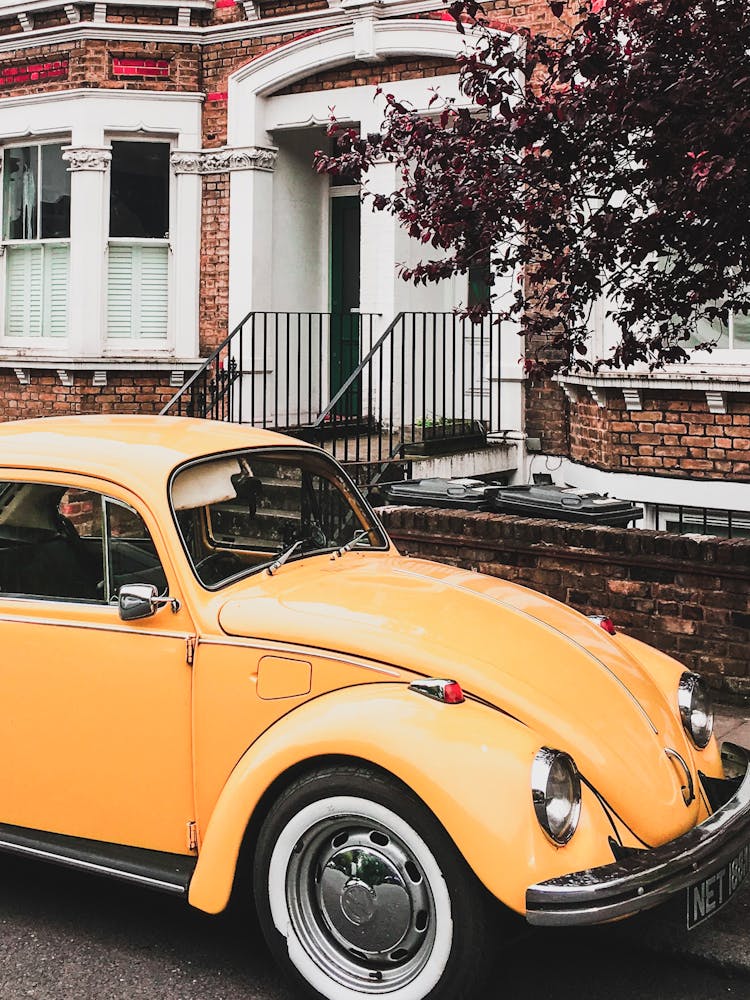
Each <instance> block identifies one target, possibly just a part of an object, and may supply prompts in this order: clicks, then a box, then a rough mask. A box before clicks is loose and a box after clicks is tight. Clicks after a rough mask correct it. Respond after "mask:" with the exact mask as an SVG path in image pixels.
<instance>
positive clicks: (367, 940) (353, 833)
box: [254, 767, 491, 1000]
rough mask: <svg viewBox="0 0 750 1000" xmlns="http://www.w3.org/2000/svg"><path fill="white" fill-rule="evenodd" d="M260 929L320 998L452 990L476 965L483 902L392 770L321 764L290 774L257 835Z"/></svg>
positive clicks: (418, 997) (462, 988)
mask: <svg viewBox="0 0 750 1000" xmlns="http://www.w3.org/2000/svg"><path fill="white" fill-rule="evenodd" d="M254 889H255V897H256V906H257V909H258V915H259V918H260V922H261V927H262V928H263V932H264V935H265V936H266V939H267V940H268V943H269V945H270V947H271V949H272V951H273V952H274V954H275V955H276V957H277V959H278V960H279V961H280V962H281V964H282V965H283V966H284V967H285V968H286V970H287V972H288V973H290V974H291V976H292V978H293V979H295V980H296V981H297V983H298V984H300V985H303V986H304V987H305V988H306V989H307V991H308V993H310V994H311V995H312V996H314V997H317V998H325V1000H362V998H363V997H372V998H377V997H387V998H388V1000H426V998H429V1000H439V998H440V1000H442V998H445V1000H448V998H450V1000H460V998H462V997H464V996H466V997H468V996H470V995H471V993H470V992H468V991H470V990H471V989H472V988H473V987H476V985H477V980H478V977H480V976H481V974H482V973H483V971H484V970H485V967H486V964H487V963H486V959H487V955H488V953H489V952H490V950H491V949H490V947H488V946H487V944H486V941H487V933H488V931H487V928H488V923H489V911H490V904H489V900H488V899H487V897H486V894H485V892H484V890H483V889H482V888H481V886H479V884H478V883H477V882H476V879H475V878H474V876H473V874H472V873H471V872H470V871H469V870H468V868H467V866H466V865H465V863H464V862H463V860H462V859H461V858H460V856H459V855H458V853H457V852H456V850H455V847H454V846H453V844H452V843H451V841H450V840H449V838H448V837H447V835H446V834H445V831H444V830H443V829H442V827H441V826H440V825H439V824H438V823H437V821H436V820H435V818H434V817H433V816H432V814H431V813H429V811H428V810H427V809H426V808H425V807H424V806H423V805H422V804H421V803H420V802H419V800H417V799H416V797H415V796H413V795H412V794H411V793H410V792H409V791H408V790H407V789H405V788H404V787H403V786H402V785H400V784H399V783H398V782H395V781H393V780H391V779H389V778H387V777H386V776H383V775H381V774H379V773H377V772H375V771H369V770H367V769H364V768H357V767H348V768H326V769H321V770H319V771H316V772H313V773H312V774H309V775H307V776H305V777H304V778H302V779H300V780H298V781H297V782H295V783H294V785H292V786H290V787H289V788H288V789H287V790H286V791H285V792H284V793H283V794H282V796H281V797H280V799H279V801H278V802H277V803H276V804H275V806H274V807H273V808H272V810H271V812H270V813H269V815H268V816H267V818H266V820H265V822H264V824H263V827H262V828H261V831H260V835H259V838H258V843H257V849H256V855H255V871H254Z"/></svg>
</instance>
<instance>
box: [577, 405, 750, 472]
mask: <svg viewBox="0 0 750 1000" xmlns="http://www.w3.org/2000/svg"><path fill="white" fill-rule="evenodd" d="M727 401H728V402H727V409H728V411H729V412H728V413H710V412H709V410H708V406H707V405H706V398H705V396H704V395H703V394H702V393H698V392H670V393H669V394H667V393H665V392H661V393H660V392H654V393H645V394H644V396H643V409H642V410H633V411H631V412H628V410H626V408H625V404H624V402H623V401H622V400H621V399H617V398H615V397H614V395H613V396H612V397H611V398H609V399H608V401H607V405H606V407H599V406H597V404H596V403H594V402H588V401H585V402H584V401H581V402H578V403H575V404H572V405H571V408H570V457H571V458H572V459H573V460H574V461H576V462H582V463H585V464H586V465H593V466H596V467H597V468H601V469H611V470H613V471H618V472H642V473H652V474H656V475H665V476H683V477H684V476H686V475H689V476H691V477H693V478H696V479H716V478H717V477H723V478H725V479H731V480H734V481H739V482H748V481H750V395H748V396H743V395H740V394H728V395H727Z"/></svg>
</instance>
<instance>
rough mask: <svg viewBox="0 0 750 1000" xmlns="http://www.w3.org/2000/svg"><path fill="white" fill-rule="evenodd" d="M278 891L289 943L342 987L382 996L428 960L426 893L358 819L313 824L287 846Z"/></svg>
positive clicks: (412, 864) (429, 906) (378, 830)
mask: <svg viewBox="0 0 750 1000" xmlns="http://www.w3.org/2000/svg"><path fill="white" fill-rule="evenodd" d="M286 886H287V889H286V893H287V903H288V907H289V915H290V918H291V921H292V925H293V927H294V931H295V933H296V935H297V937H298V938H299V940H300V942H301V944H302V945H303V946H304V947H305V950H306V951H307V952H308V954H309V955H310V956H311V957H312V958H313V959H314V961H315V962H316V964H317V965H319V966H320V967H321V968H322V969H323V970H324V971H325V972H326V974H327V975H328V976H330V977H331V978H332V979H334V980H336V981H337V982H339V983H341V984H342V985H344V986H348V987H350V988H352V989H358V990H360V991H362V992H366V993H385V992H389V991H391V990H394V989H397V988H399V987H400V986H403V985H405V984H406V983H408V982H410V981H411V980H412V979H414V978H415V976H417V975H418V974H419V972H420V971H421V970H422V968H423V967H424V965H425V963H426V961H427V959H428V958H429V954H430V950H431V948H432V944H433V943H434V939H435V919H434V903H433V899H432V893H431V892H430V888H429V885H428V883H427V879H426V878H425V877H424V874H423V872H422V870H421V868H420V867H419V865H418V863H417V862H416V860H415V858H414V857H413V856H412V853H411V852H410V851H409V850H408V848H407V847H406V845H405V844H404V843H402V841H401V840H400V839H399V838H398V837H396V836H394V834H393V833H392V832H391V831H389V830H386V829H384V828H382V827H380V826H377V825H374V824H371V823H369V822H368V821H367V820H366V819H364V818H362V817H342V816H337V817H335V818H332V819H328V820H324V821H322V822H320V823H318V824H316V825H315V826H313V827H312V828H311V829H310V830H308V831H307V833H306V834H305V836H304V837H303V838H302V839H301V840H300V841H299V842H298V843H297V844H296V846H295V849H294V853H293V854H292V857H291V859H290V862H289V866H288V869H287V878H286Z"/></svg>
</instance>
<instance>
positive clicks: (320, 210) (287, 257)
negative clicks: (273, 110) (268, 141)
mask: <svg viewBox="0 0 750 1000" xmlns="http://www.w3.org/2000/svg"><path fill="white" fill-rule="evenodd" d="M274 140H275V145H276V146H277V147H278V150H279V158H278V161H277V166H276V171H275V173H274V184H273V237H272V246H271V248H270V250H271V260H272V267H271V281H272V294H271V302H272V308H273V309H276V310H280V311H281V310H285V311H289V310H298V311H315V312H324V311H326V310H327V309H328V242H329V240H328V227H329V223H328V216H329V212H328V188H329V179H328V176H327V175H318V174H316V173H315V172H314V171H313V168H312V163H313V156H314V153H315V150H316V149H318V148H320V146H321V145H323V144H324V143H325V142H326V137H325V134H324V133H323V132H322V130H321V129H317V128H312V129H302V130H299V131H293V132H283V133H281V134H279V135H277V136H275V137H274Z"/></svg>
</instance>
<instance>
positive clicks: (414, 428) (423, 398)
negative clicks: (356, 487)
mask: <svg viewBox="0 0 750 1000" xmlns="http://www.w3.org/2000/svg"><path fill="white" fill-rule="evenodd" d="M367 346H368V345H367V344H366V343H364V344H363V348H367ZM500 368H501V350H500V328H499V324H498V322H497V320H496V319H495V318H494V317H492V316H488V317H485V318H484V319H483V320H482V321H481V322H476V323H475V322H471V321H470V320H468V319H466V318H464V317H462V316H460V315H459V314H457V313H452V312H451V313H442V312H403V313H399V314H398V316H396V318H395V319H394V320H393V322H392V323H391V324H390V325H389V326H388V327H387V328H386V330H385V331H384V332H383V333H382V334H381V335H380V337H379V338H378V339H377V340H376V341H375V342H374V343H372V344H371V346H369V349H366V350H363V357H362V361H361V362H360V363H359V365H358V366H357V367H356V368H355V369H354V371H353V372H352V373H351V375H350V376H349V378H348V379H347V380H346V382H344V384H343V385H342V386H341V388H340V390H339V392H338V393H337V394H336V395H335V396H334V397H333V398H332V399H331V401H330V403H329V404H328V406H327V407H326V408H325V409H324V410H323V411H322V412H321V414H320V416H319V417H318V418H317V420H316V421H315V424H314V429H315V431H316V432H317V433H318V435H319V436H321V437H326V436H327V437H328V438H329V439H330V442H331V443H330V445H328V447H329V450H330V451H332V452H333V454H334V455H335V457H336V458H338V459H339V460H340V461H342V462H343V463H344V464H345V465H347V466H348V467H349V468H350V470H351V469H352V467H353V466H354V467H357V466H360V467H362V471H363V473H364V474H363V475H360V476H359V477H358V478H359V479H360V482H363V483H367V484H370V485H372V484H373V483H375V482H377V480H378V479H379V478H380V477H381V476H382V475H383V473H384V472H385V471H386V469H388V467H389V466H390V465H392V464H393V463H397V462H400V463H402V467H403V471H404V474H405V473H406V465H405V462H408V460H409V459H410V458H411V457H413V456H416V455H419V454H421V455H424V454H430V453H432V452H439V451H444V450H447V449H453V450H455V449H458V448H465V449H467V450H468V449H470V448H471V447H476V446H479V445H482V444H484V442H485V439H486V435H487V433H491V432H494V431H499V430H500V429H501V424H500V385H501V381H500ZM357 405H358V406H359V407H360V412H361V413H362V414H366V415H367V419H366V420H363V419H361V418H360V420H359V422H357V420H356V419H355V412H354V411H353V409H352V407H353V406H357Z"/></svg>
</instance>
